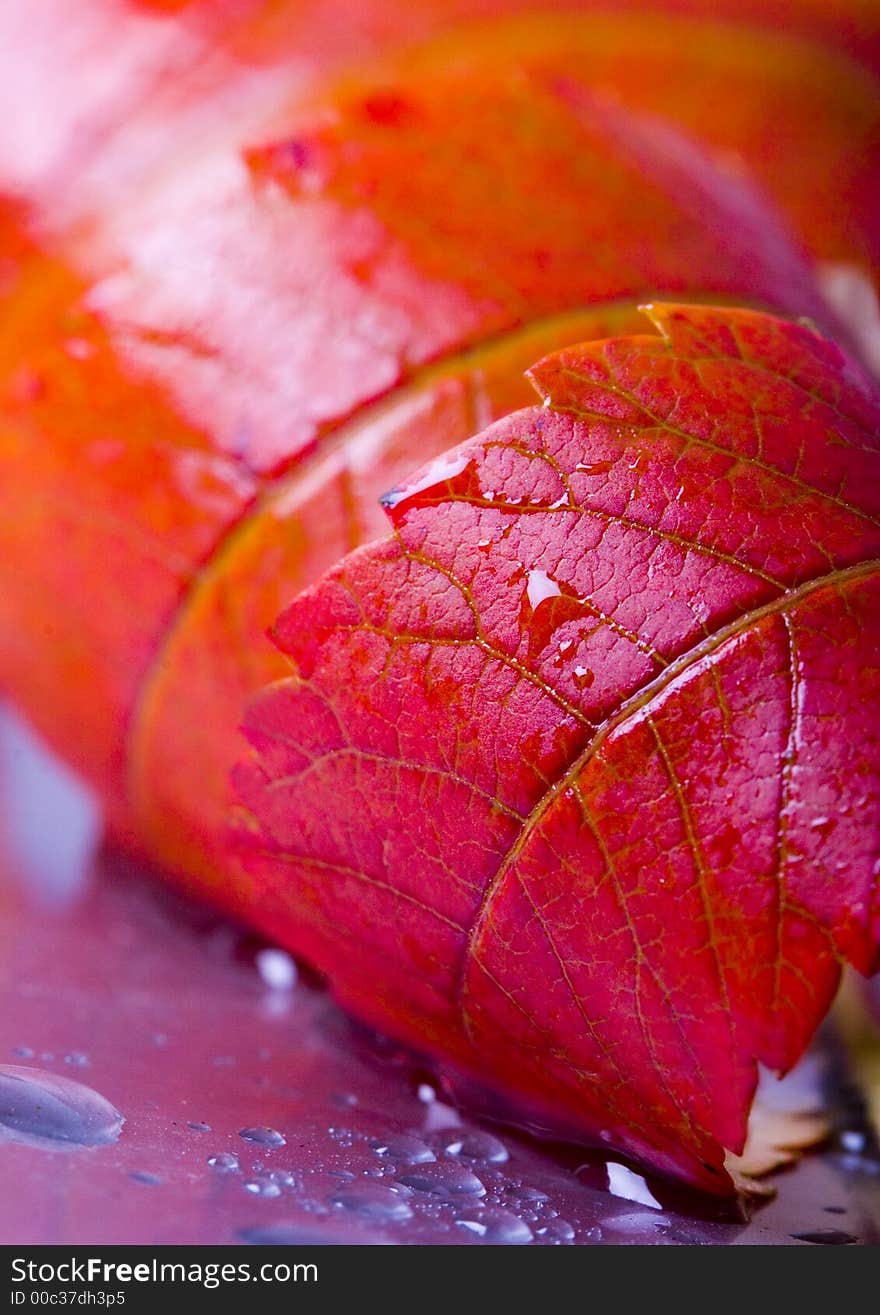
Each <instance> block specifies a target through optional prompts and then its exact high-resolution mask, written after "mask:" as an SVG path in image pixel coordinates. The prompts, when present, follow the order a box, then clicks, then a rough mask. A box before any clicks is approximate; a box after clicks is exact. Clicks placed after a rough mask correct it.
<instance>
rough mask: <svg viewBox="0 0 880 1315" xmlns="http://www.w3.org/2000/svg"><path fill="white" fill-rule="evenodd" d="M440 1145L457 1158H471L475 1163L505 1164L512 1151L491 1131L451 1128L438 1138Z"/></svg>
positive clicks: (448, 1153)
mask: <svg viewBox="0 0 880 1315" xmlns="http://www.w3.org/2000/svg"><path fill="white" fill-rule="evenodd" d="M437 1141H438V1145H439V1146H440V1147H441V1149H442V1150H444V1151H445V1152H446V1154H447V1155H451V1156H454V1158H455V1159H456V1160H470V1161H473V1162H474V1163H475V1164H505V1163H506V1161H507V1160H509V1159H510V1153H509V1152H508V1149H507V1147H506V1146H505V1145H504V1143H503V1142H502V1141H499V1139H498V1138H497V1137H493V1136H492V1134H491V1133H489V1132H482V1131H480V1130H475V1131H468V1130H467V1129H465V1128H449V1129H447V1131H445V1132H443V1133H441V1134H440V1136H439V1137H438V1138H437Z"/></svg>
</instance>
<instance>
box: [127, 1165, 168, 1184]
mask: <svg viewBox="0 0 880 1315" xmlns="http://www.w3.org/2000/svg"><path fill="white" fill-rule="evenodd" d="M128 1176H129V1178H130V1179H131V1180H132V1182H135V1183H143V1184H144V1186H146V1187H158V1186H159V1184H160V1183H161V1182H162V1179H161V1178H160V1177H159V1175H158V1174H157V1173H147V1172H146V1171H145V1170H143V1169H136V1170H135V1171H134V1173H130V1174H129V1175H128Z"/></svg>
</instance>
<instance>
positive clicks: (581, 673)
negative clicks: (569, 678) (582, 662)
mask: <svg viewBox="0 0 880 1315" xmlns="http://www.w3.org/2000/svg"><path fill="white" fill-rule="evenodd" d="M572 675H573V679H574V683H575V684H576V685H577V687H578V689H589V688H590V686H591V685H592V683H593V681H594V680H595V679H596V676H595V673H594V672H592V671H591V670H590V668H589V667H575V669H574V672H573V673H572Z"/></svg>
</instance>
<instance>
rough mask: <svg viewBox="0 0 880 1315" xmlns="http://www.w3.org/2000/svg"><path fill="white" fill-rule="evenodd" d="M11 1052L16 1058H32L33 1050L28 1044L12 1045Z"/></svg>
mask: <svg viewBox="0 0 880 1315" xmlns="http://www.w3.org/2000/svg"><path fill="white" fill-rule="evenodd" d="M12 1053H13V1055H15V1056H16V1058H17V1059H33V1057H34V1052H33V1051H32V1050H31V1048H30V1046H14V1047H13V1050H12Z"/></svg>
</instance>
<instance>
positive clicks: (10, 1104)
mask: <svg viewBox="0 0 880 1315" xmlns="http://www.w3.org/2000/svg"><path fill="white" fill-rule="evenodd" d="M124 1122H125V1120H124V1119H123V1117H122V1115H121V1114H120V1113H119V1111H118V1110H116V1109H114V1108H113V1106H112V1105H111V1104H110V1102H109V1101H107V1100H105V1099H104V1097H103V1096H100V1095H99V1094H98V1093H97V1091H93V1090H92V1089H91V1087H86V1086H84V1085H83V1084H82V1083H81V1082H74V1081H72V1079H70V1078H62V1077H56V1075H55V1074H53V1073H45V1072H43V1071H42V1070H41V1069H38V1068H22V1067H20V1066H19V1065H17V1064H0V1137H3V1136H5V1137H7V1138H9V1139H11V1140H13V1141H22V1140H28V1139H33V1141H34V1142H37V1143H39V1144H40V1145H42V1146H48V1145H51V1146H56V1147H59V1148H65V1149H70V1148H72V1147H75V1146H107V1145H109V1144H110V1143H111V1142H115V1141H116V1139H117V1137H118V1136H119V1134H120V1132H121V1130H122V1125H123V1123H124Z"/></svg>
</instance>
